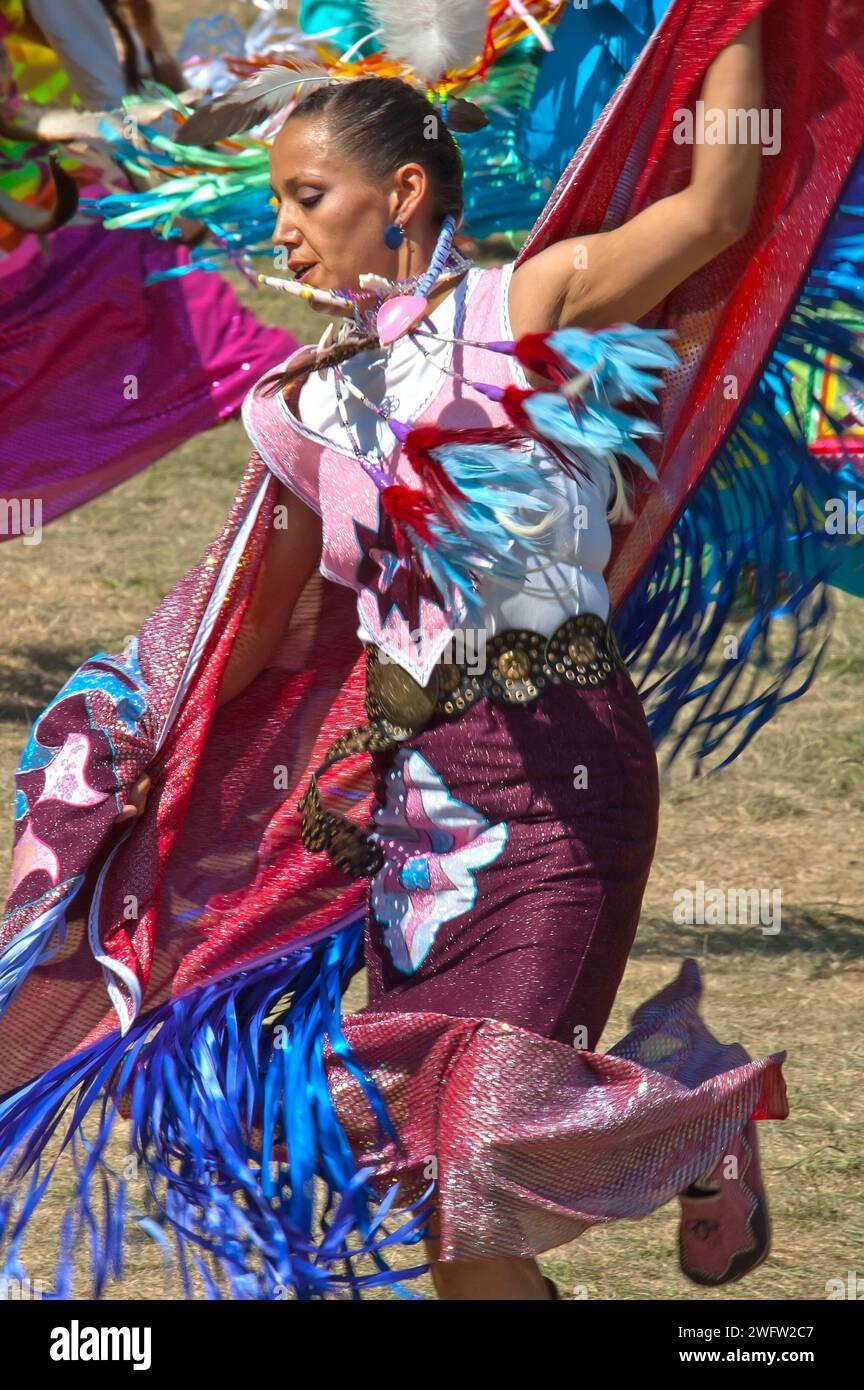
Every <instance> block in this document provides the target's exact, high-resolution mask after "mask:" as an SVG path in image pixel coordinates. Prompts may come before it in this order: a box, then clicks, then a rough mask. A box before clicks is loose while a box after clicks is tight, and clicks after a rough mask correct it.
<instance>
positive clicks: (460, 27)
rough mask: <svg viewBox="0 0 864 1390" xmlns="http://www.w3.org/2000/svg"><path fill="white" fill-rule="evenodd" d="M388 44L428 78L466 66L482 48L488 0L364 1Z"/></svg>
mask: <svg viewBox="0 0 864 1390" xmlns="http://www.w3.org/2000/svg"><path fill="white" fill-rule="evenodd" d="M363 3H364V5H365V7H366V9H367V10H368V11H369V15H370V17H371V18H372V20H373V21H374V22H375V23H377V24H378V25H380V26H381V28H382V29H383V30H384V34H383V44H384V47H385V48H386V49H387V51H388V53H390V54H391V55H392V56H393V57H394V58H401V59H403V61H404V62H406V63H409V64H410V65H411V67H412V68H413V69H414V72H415V74H416V76H417V77H419V78H420V79H421V80H422V81H424V82H436V81H437V79H438V78H439V77H440V76H441V74H442V73H444V72H448V71H449V70H450V69H452V68H464V67H467V66H468V65H469V63H472V62H473V61H474V60H475V58H478V57H479V56H480V54H481V53H482V52H483V40H484V38H485V37H486V29H487V27H488V25H489V3H488V0H363Z"/></svg>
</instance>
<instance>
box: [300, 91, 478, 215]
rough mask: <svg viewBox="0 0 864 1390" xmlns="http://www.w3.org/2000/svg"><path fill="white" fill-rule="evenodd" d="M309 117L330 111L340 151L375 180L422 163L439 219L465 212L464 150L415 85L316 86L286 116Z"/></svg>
mask: <svg viewBox="0 0 864 1390" xmlns="http://www.w3.org/2000/svg"><path fill="white" fill-rule="evenodd" d="M307 116H326V118H327V123H328V125H329V127H330V130H331V133H332V135H333V139H334V140H335V142H336V144H337V145H338V146H339V149H340V151H341V152H342V153H343V154H344V155H345V156H346V157H347V158H349V159H354V160H356V161H357V163H358V164H359V165H360V166H361V167H362V168H363V169H364V170H365V171H366V172H367V173H368V174H369V175H370V176H371V178H372V179H384V178H386V177H387V175H388V174H392V173H393V172H394V170H396V169H398V168H399V167H400V165H402V164H422V166H423V168H424V169H425V170H426V172H427V173H428V174H429V176H430V179H431V183H432V188H433V192H434V197H435V205H434V213H435V216H436V217H437V218H439V220H440V221H441V222H443V221H444V218H445V217H446V216H447V214H448V213H450V214H452V216H453V217H455V218H456V221H457V222H458V221H459V220H460V218H461V217H462V213H463V211H464V208H465V193H464V176H463V165H462V154H461V151H460V149H459V146H458V145H457V143H456V141H455V140H454V139H453V135H452V132H451V131H450V130H448V129H447V126H446V125H445V123H444V121H443V120H442V119H441V115H440V113H439V112H436V111H435V109H434V108H433V107H432V106H431V105H430V103H429V101H428V100H427V98H426V97H425V96H424V95H423V93H422V92H421V91H420V90H419V89H418V88H417V87H412V86H411V85H410V83H408V82H403V81H402V79H401V78H399V77H362V78H358V79H357V80H356V81H354V82H331V83H328V84H327V85H326V86H320V87H314V88H313V89H312V91H311V92H309V94H308V95H307V96H305V97H303V99H302V100H301V101H299V102H298V103H297V105H296V107H295V108H294V110H293V111H292V112H291V115H290V116H289V117H288V121H296V120H300V119H301V118H305V117H307ZM288 121H286V125H287V124H288ZM430 122H432V124H431V125H430ZM430 131H431V132H432V134H431V135H430Z"/></svg>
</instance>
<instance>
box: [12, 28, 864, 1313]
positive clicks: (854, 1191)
mask: <svg viewBox="0 0 864 1390" xmlns="http://www.w3.org/2000/svg"><path fill="white" fill-rule="evenodd" d="M161 8H162V10H163V11H164V12H165V14H166V16H167V20H168V27H169V28H171V30H172V34H173V35H174V36H176V34H177V32H178V30H179V29H180V28H182V24H181V19H182V18H183V17H185V16H186V15H188V13H189V11H188V10H187V7H186V6H185V5H181V4H178V3H173V4H172V3H169V4H165V5H163V6H162V7H161ZM245 8H246V7H244V6H242V5H238V4H233V5H231V4H227V5H226V4H221V5H217V4H215V3H207V4H206V5H204V4H202V0H198V3H197V5H196V7H195V11H196V12H200V11H201V10H202V9H204V10H206V11H207V12H216V11H217V10H219V9H222V10H228V11H230V12H234V13H242V11H243V10H244V9H245ZM499 251H500V248H499ZM246 293H249V292H246ZM255 302H256V307H259V308H260V310H261V312H262V314H263V316H265V317H267V318H269V319H270V320H271V321H274V315H278V314H282V313H283V305H282V303H281V301H280V302H279V303H278V304H276V305H274V303H273V301H272V300H270V299H265V298H263V297H259V298H256V301H255ZM301 313H302V311H301ZM291 324H292V326H293V327H294V328H295V331H297V332H298V333H305V334H306V335H307V336H312V331H313V328H312V327H310V325H309V323H308V322H304V320H303V319H302V317H301V318H298V317H297V315H296V314H295V315H294V317H293V319H292V320H291ZM246 456H247V445H246V441H245V436H244V434H243V431H242V429H241V427H240V425H239V424H238V423H236V422H235V423H230V424H228V425H226V426H224V427H222V428H220V429H218V430H215V431H213V432H211V433H209V434H206V435H203V436H201V437H199V438H197V439H193V440H191V441H189V442H188V443H187V444H185V445H184V446H183V447H182V448H181V449H178V450H177V451H176V452H175V453H173V454H172V455H170V456H169V457H167V458H164V459H162V460H160V461H159V462H158V463H157V464H155V465H154V466H153V467H151V468H150V469H148V470H147V471H146V472H144V473H142V474H140V475H139V476H137V477H135V478H133V479H131V480H130V481H129V482H127V483H126V484H124V485H123V486H121V487H119V488H117V489H115V490H114V491H113V492H111V493H109V494H107V495H105V496H103V497H101V498H99V499H97V500H96V501H95V502H93V503H91V504H90V505H89V506H86V507H84V508H82V509H81V510H79V511H77V512H74V513H72V514H71V515H68V516H66V517H64V518H63V519H62V520H60V521H58V522H57V523H55V524H54V525H52V526H50V527H48V528H47V529H46V531H45V533H44V536H43V539H42V542H41V544H39V545H37V546H24V545H22V544H21V543H20V542H10V543H6V544H4V545H2V546H0V591H2V594H3V606H4V612H3V626H2V633H3V635H2V641H0V787H2V789H3V791H2V797H3V807H4V814H5V813H6V811H7V810H8V809H9V806H10V801H11V787H12V774H13V770H14V767H15V763H16V761H17V757H18V755H19V753H20V750H21V747H22V745H23V742H24V739H25V736H26V732H27V729H28V727H29V724H30V722H31V720H32V719H33V717H34V716H35V715H36V714H37V713H38V711H39V710H40V709H41V707H42V706H43V704H44V703H45V702H46V701H47V699H48V698H49V697H51V696H52V695H53V694H54V693H55V692H56V690H57V689H58V687H59V686H60V685H61V684H62V682H63V681H64V680H65V678H66V677H67V676H68V675H69V673H70V672H71V671H72V669H73V668H74V667H75V666H76V665H77V664H78V663H79V662H80V661H81V660H82V659H83V658H85V657H86V656H88V655H90V654H91V653H92V652H94V651H97V650H108V651H112V650H116V649H117V648H118V646H119V645H120V644H121V641H122V639H123V637H124V636H125V635H126V634H127V633H130V632H133V631H135V630H136V629H137V627H138V626H139V625H140V623H141V621H142V620H143V619H144V618H145V617H146V615H147V614H148V613H149V612H150V611H151V609H152V608H153V606H154V605H155V604H156V603H157V602H158V600H159V599H160V598H161V597H162V595H163V594H164V593H165V592H166V591H167V590H168V589H169V588H170V587H171V585H172V584H173V583H174V582H175V581H176V579H177V578H178V577H179V576H180V575H181V574H182V573H183V572H184V571H185V570H186V569H187V568H188V566H190V565H191V564H192V563H193V562H194V561H195V560H196V559H197V558H198V556H199V554H200V552H201V550H202V549H203V547H204V546H205V544H206V543H207V541H208V540H209V539H210V537H211V536H212V535H213V534H214V533H215V531H216V530H217V528H218V527H219V525H220V523H221V520H222V518H223V516H224V514H225V511H226V509H227V507H228V504H229V502H230V499H231V497H232V495H233V492H234V488H235V484H236V481H237V479H238V477H239V475H240V472H241V470H242V468H243V466H244V463H245V460H246ZM862 680H864V604H862V603H856V602H853V601H851V600H849V599H848V598H846V597H845V596H843V595H839V596H838V598H837V615H836V623H835V632H834V636H833V639H832V643H831V646H830V648H829V652H828V657H827V660H826V661H825V663H824V666H823V669H822V672H821V674H820V677H819V678H818V680H817V682H816V685H815V687H814V689H813V690H812V691H811V692H810V693H809V694H808V695H806V696H805V697H804V698H803V699H801V700H799V701H796V702H794V703H793V704H791V705H790V706H788V707H787V708H786V709H784V710H783V711H782V713H781V715H780V716H779V717H778V718H777V719H776V720H775V721H774V722H773V723H772V725H770V726H769V727H768V728H767V729H765V730H763V731H762V732H761V734H759V735H758V736H757V738H756V740H755V741H754V742H753V743H752V744H751V745H750V747H749V748H748V749H747V750H746V752H745V754H744V755H743V757H741V758H740V759H739V760H738V761H737V762H736V763H734V764H733V765H732V766H731V767H730V768H729V769H728V770H726V771H724V772H723V773H722V774H720V775H719V776H715V777H708V778H702V779H700V780H696V781H690V780H687V779H686V778H685V777H683V776H681V775H680V774H679V775H678V776H676V777H675V778H674V779H671V781H670V785H669V786H668V787H667V789H666V793H665V797H664V804H663V810H662V821H661V833H660V840H659V844H658V849H657V856H656V861H655V865H654V869H653V873H652V877H651V881H650V883H649V887H648V892H647V895H646V899H645V903H644V909H643V919H642V923H641V926H640V931H639V935H638V938H637V942H636V946H635V949H634V951H633V954H632V957H631V960H630V962H629V965H628V969H627V972H626V974H625V977H624V981H623V984H622V987H621V991H620V994H619V998H618V1002H617V1004H616V1007H615V1010H614V1012H613V1016H612V1018H611V1019H610V1021H609V1025H608V1027H607V1030H606V1033H605V1036H604V1039H603V1043H602V1044H601V1048H602V1047H608V1046H610V1045H611V1044H612V1043H613V1042H615V1041H616V1040H617V1039H618V1038H619V1037H621V1036H622V1034H623V1033H624V1032H626V1030H627V1027H628V1017H629V1013H630V1011H631V1010H632V1009H633V1008H634V1007H635V1006H636V1004H638V1003H639V1002H640V1001H642V1000H643V999H645V998H646V997H647V996H648V995H649V994H650V993H652V992H653V991H655V990H656V989H657V988H658V987H660V986H661V985H663V984H664V983H666V982H667V981H668V980H669V979H671V978H672V977H673V976H674V975H675V973H676V972H677V968H678V964H679V962H680V960H681V959H682V957H684V956H686V955H692V956H695V957H696V958H697V959H698V960H699V962H700V965H701V967H702V969H703V973H704V976H705V982H706V1000H705V1016H706V1019H707V1021H708V1024H709V1026H710V1027H711V1028H712V1030H713V1031H714V1032H715V1033H716V1034H717V1036H718V1037H720V1038H721V1039H722V1040H724V1041H731V1040H733V1039H737V1040H740V1041H741V1042H742V1043H743V1044H744V1046H745V1047H746V1048H747V1049H748V1051H749V1052H750V1053H751V1055H754V1056H756V1055H763V1054H765V1053H767V1052H773V1051H777V1050H780V1049H786V1050H787V1052H788V1062H787V1065H786V1075H787V1082H788V1087H789V1097H790V1105H791V1114H790V1117H789V1118H788V1119H787V1120H786V1121H784V1122H782V1123H766V1124H763V1125H762V1126H760V1138H761V1142H762V1152H763V1162H764V1167H765V1171H766V1179H767V1184H768V1188H769V1195H770V1199H771V1206H772V1214H773V1221H774V1247H773V1252H772V1254H771V1256H770V1258H769V1259H768V1260H767V1262H766V1263H765V1264H764V1265H763V1266H762V1267H761V1268H760V1269H759V1270H758V1271H756V1272H755V1273H754V1274H753V1275H752V1276H750V1277H749V1278H748V1279H746V1280H745V1281H744V1282H743V1283H741V1284H738V1285H732V1286H728V1287H726V1288H725V1289H723V1290H721V1291H719V1292H711V1291H706V1290H702V1289H699V1288H697V1287H695V1286H694V1285H691V1284H689V1283H688V1282H687V1281H686V1280H685V1279H684V1277H683V1276H682V1275H681V1273H680V1272H679V1270H678V1266H677V1258H676V1250H675V1240H676V1225H677V1210H676V1208H675V1206H669V1207H667V1208H666V1209H664V1210H663V1211H660V1212H658V1213H655V1215H654V1216H653V1217H651V1218H649V1219H647V1220H645V1221H643V1222H639V1223H628V1222H622V1223H618V1224H617V1225H614V1226H610V1227H607V1228H596V1229H594V1230H593V1231H592V1232H590V1233H589V1234H588V1235H586V1236H585V1237H583V1238H582V1239H581V1240H580V1241H578V1242H576V1243H574V1244H573V1245H571V1246H568V1247H566V1248H563V1249H560V1250H558V1251H556V1252H554V1253H553V1254H552V1255H550V1256H548V1257H546V1259H545V1260H544V1267H545V1268H546V1270H547V1272H548V1273H550V1274H551V1275H553V1276H554V1277H555V1278H556V1279H557V1280H558V1281H559V1283H560V1285H561V1288H562V1293H563V1296H564V1297H568V1296H569V1297H572V1296H573V1290H574V1289H575V1288H576V1286H584V1288H585V1290H586V1291H587V1296H588V1297H589V1299H615V1300H617V1299H622V1300H633V1299H657V1300H682V1299H683V1300H715V1301H718V1300H719V1301H722V1300H736V1299H742V1298H756V1299H761V1300H790V1299H811V1300H816V1299H822V1298H824V1297H825V1283H826V1280H829V1279H833V1278H838V1277H839V1278H845V1277H846V1273H847V1271H848V1270H856V1269H857V1270H858V1272H859V1273H861V1274H862V1275H864V1246H862V1234H864V1205H862V1188H864V1182H862V1176H864V1175H862V1167H864V1160H862V1156H861V1135H862V1109H864V1106H862V1099H861V1095H862V1086H861V1077H860V1074H859V1068H860V1067H862V1066H864V1044H862V993H864V955H862V945H864V934H862V926H861V904H862V899H864V869H862V862H861V827H862V825H864V775H862V772H864V769H862V760H864V720H862V704H861V689H862ZM6 827H7V828H6V831H5V832H3V846H2V847H3V850H4V853H5V851H6V849H7V848H8V842H9V832H10V830H11V815H9V817H8V819H7V821H6ZM698 880H702V881H703V882H704V883H705V884H706V885H708V886H711V887H719V888H730V887H738V886H747V887H763V888H768V889H774V888H779V889H780V890H781V892H782V924H781V929H780V931H779V932H778V933H777V934H775V935H768V934H763V933H762V932H761V931H760V930H759V928H758V927H743V926H739V927H725V928H712V929H710V930H708V931H704V930H702V929H695V928H687V927H681V926H676V925H674V923H673V917H672V913H673V905H674V903H673V894H674V892H675V890H676V889H677V888H681V887H694V886H695V884H696V882H697V881H698ZM352 1002H353V1003H354V1004H356V1003H358V1002H359V991H355V992H354V995H353V996H352ZM60 1180H61V1183H63V1182H65V1181H66V1178H65V1176H64V1175H63V1173H62V1172H61V1176H60ZM61 1195H62V1192H58V1194H57V1197H56V1198H55V1199H54V1203H53V1205H49V1206H48V1207H47V1209H46V1212H45V1213H44V1217H43V1220H42V1221H41V1222H40V1226H39V1229H38V1230H37V1231H36V1232H35V1234H34V1238H33V1241H32V1243H31V1247H30V1248H31V1255H32V1261H31V1264H32V1268H33V1270H34V1273H39V1267H40V1257H42V1256H43V1255H44V1256H45V1258H46V1259H47V1244H46V1243H45V1242H47V1239H48V1229H49V1227H50V1224H51V1218H52V1216H53V1215H54V1214H56V1210H57V1206H58V1204H59V1197H60V1196H61ZM421 1287H424V1288H426V1289H427V1291H428V1285H426V1284H424V1285H422V1286H421ZM109 1296H110V1297H119V1298H126V1299H142V1298H160V1297H171V1296H174V1297H176V1296H178V1290H177V1287H176V1285H172V1284H171V1283H167V1284H166V1282H165V1281H164V1279H163V1275H162V1272H161V1266H160V1261H159V1257H158V1255H157V1254H156V1253H155V1250H154V1249H153V1247H152V1246H150V1244H149V1243H148V1242H147V1241H146V1240H145V1239H144V1238H143V1237H142V1238H141V1239H140V1240H135V1241H133V1243H132V1244H131V1245H130V1249H129V1256H128V1261H127V1272H126V1277H125V1279H124V1282H123V1284H122V1285H120V1286H119V1287H118V1288H116V1289H115V1290H113V1291H112V1292H111V1294H110V1295H109ZM381 1296H382V1297H392V1296H393V1295H392V1294H384V1295H381Z"/></svg>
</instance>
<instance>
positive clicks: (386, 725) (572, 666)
mask: <svg viewBox="0 0 864 1390" xmlns="http://www.w3.org/2000/svg"><path fill="white" fill-rule="evenodd" d="M616 668H617V669H619V670H624V671H626V669H627V667H626V666H625V664H624V660H623V658H622V656H621V653H620V651H619V650H618V644H617V642H616V641H615V635H614V633H613V631H612V627H611V620H610V621H604V620H603V618H601V617H599V616H598V615H597V614H596V613H580V614H578V615H576V616H575V617H573V618H568V619H567V620H566V622H564V623H562V624H561V626H560V627H559V628H556V630H555V631H554V632H553V633H552V636H551V637H545V636H544V635H543V634H542V633H539V632H531V631H527V630H525V629H521V628H515V629H510V630H508V631H506V632H500V633H497V634H496V635H495V636H494V637H491V638H489V639H488V641H487V643H486V669H485V671H484V673H483V674H482V675H474V674H473V673H472V672H471V671H470V670H469V669H468V668H467V666H466V665H465V664H454V663H439V665H437V666H436V667H435V669H434V670H433V672H432V675H431V676H430V678H429V680H428V681H427V683H426V685H420V683H419V682H418V681H416V680H415V679H414V677H413V676H411V675H410V674H409V672H408V671H406V670H405V669H404V667H402V666H398V665H397V664H396V663H395V662H393V661H389V660H388V661H384V662H382V661H381V660H380V659H379V649H378V647H376V646H373V645H369V646H367V647H366V699H365V704H366V713H367V715H368V716H369V719H368V722H367V723H365V724H358V725H357V726H356V728H353V729H349V730H348V731H347V732H346V733H344V734H340V735H339V737H338V738H337V739H336V741H335V743H333V744H331V746H330V748H329V749H328V751H327V756H326V757H325V759H324V761H323V762H322V763H321V764H320V766H319V767H317V768H316V769H315V771H314V772H313V774H312V776H311V778H310V780H309V785H308V787H307V789H306V791H305V793H304V795H303V797H302V799H301V801H300V802H299V803H298V806H297V810H298V811H302V813H303V823H302V828H301V838H302V841H303V844H304V846H305V848H306V849H307V850H309V851H310V853H312V854H318V853H321V852H322V851H324V850H326V851H327V853H328V855H329V856H330V859H331V860H332V862H333V863H334V864H335V865H336V867H337V868H338V869H340V870H341V871H342V872H343V873H344V874H347V875H348V877H349V878H362V877H365V876H367V875H369V874H374V873H376V872H377V871H378V869H380V867H381V865H382V863H383V861H384V851H383V848H382V846H381V845H380V843H379V842H378V841H377V840H375V839H372V838H371V832H370V831H367V830H364V829H363V828H362V827H361V826H359V825H357V824H356V823H355V822H354V821H352V820H350V819H349V817H348V816H345V815H343V814H342V813H341V812H339V811H329V810H327V809H326V807H325V806H324V804H323V802H322V800H321V792H320V789H319V787H318V778H319V777H320V776H321V774H322V773H324V772H326V771H327V769H328V768H330V767H332V766H333V764H334V763H337V762H341V761H342V759H344V758H350V757H352V756H354V755H355V754H357V753H378V752H383V751H385V750H387V749H389V748H394V747H396V746H397V745H398V744H399V743H402V742H403V741H404V740H405V739H408V738H412V737H413V736H414V735H415V734H418V733H420V732H421V730H423V729H425V728H427V727H428V725H429V724H430V723H431V722H432V720H433V719H434V718H436V717H437V718H443V719H447V718H451V717H456V716H458V715H460V714H462V713H463V712H464V711H465V710H466V709H469V708H470V707H471V706H472V705H475V704H476V703H477V701H478V700H483V699H489V700H495V701H496V702H498V703H501V704H512V705H528V704H531V703H533V701H534V700H537V699H539V698H540V697H541V695H542V694H543V691H544V690H546V689H547V688H548V687H549V686H550V685H561V684H564V683H569V684H572V685H574V686H598V685H605V683H606V682H607V681H608V680H609V679H610V678H611V676H612V673H613V671H614V670H615V669H616Z"/></svg>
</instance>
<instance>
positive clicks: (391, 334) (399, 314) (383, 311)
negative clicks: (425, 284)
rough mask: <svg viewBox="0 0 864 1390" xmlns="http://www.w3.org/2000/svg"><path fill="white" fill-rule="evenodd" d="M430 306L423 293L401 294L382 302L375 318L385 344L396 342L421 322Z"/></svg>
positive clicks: (379, 334) (380, 337) (379, 333)
mask: <svg viewBox="0 0 864 1390" xmlns="http://www.w3.org/2000/svg"><path fill="white" fill-rule="evenodd" d="M428 308H429V301H428V299H427V298H426V296H425V295H423V294H399V295H396V297H395V298H394V299H388V300H387V301H386V302H385V303H384V304H382V305H381V308H380V309H379V310H378V313H377V315H376V318H375V327H376V329H377V330H378V337H379V339H380V340H381V342H382V343H383V344H384V346H385V347H386V346H388V345H389V344H390V343H395V341H396V339H397V338H401V337H402V335H403V333H407V332H408V331H409V329H411V328H413V327H414V325H415V324H416V323H419V322H420V320H421V319H422V317H423V315H424V314H425V313H426V310H427V309H428Z"/></svg>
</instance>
